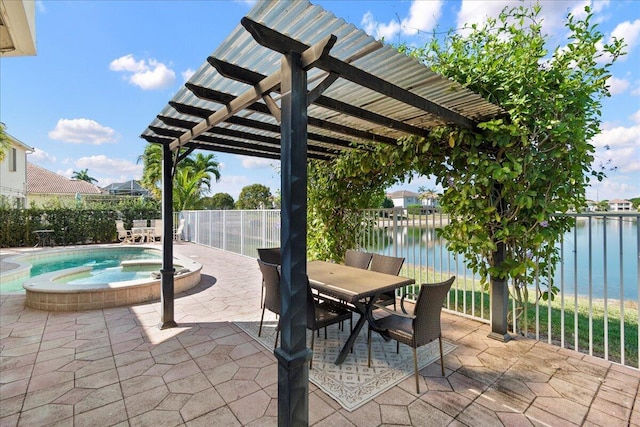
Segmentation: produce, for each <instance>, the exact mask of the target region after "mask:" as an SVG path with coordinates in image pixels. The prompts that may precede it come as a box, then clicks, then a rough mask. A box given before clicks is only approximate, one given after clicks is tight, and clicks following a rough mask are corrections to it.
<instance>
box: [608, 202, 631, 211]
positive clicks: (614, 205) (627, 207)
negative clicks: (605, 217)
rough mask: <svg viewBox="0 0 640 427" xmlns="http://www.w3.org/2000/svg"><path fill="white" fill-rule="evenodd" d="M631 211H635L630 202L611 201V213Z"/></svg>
mask: <svg viewBox="0 0 640 427" xmlns="http://www.w3.org/2000/svg"><path fill="white" fill-rule="evenodd" d="M631 210H633V203H632V202H631V201H629V200H622V199H613V200H609V211H611V212H625V211H626V212H628V211H631Z"/></svg>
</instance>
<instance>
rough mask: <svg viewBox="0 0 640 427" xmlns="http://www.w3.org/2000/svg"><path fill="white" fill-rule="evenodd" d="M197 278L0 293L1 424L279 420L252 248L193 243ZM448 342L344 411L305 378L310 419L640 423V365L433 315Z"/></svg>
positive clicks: (185, 249)
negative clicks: (169, 320) (436, 356)
mask: <svg viewBox="0 0 640 427" xmlns="http://www.w3.org/2000/svg"><path fill="white" fill-rule="evenodd" d="M175 250H176V252H177V253H180V254H182V255H186V256H192V257H194V258H195V259H196V260H197V261H198V262H200V263H202V264H203V266H204V267H203V280H202V283H201V284H200V285H199V286H198V287H197V288H196V289H195V290H194V291H193V292H190V293H189V294H188V295H180V296H179V298H177V299H176V302H175V312H176V321H177V322H178V323H179V327H178V328H175V329H171V330H165V331H160V330H159V329H158V328H157V327H156V325H157V323H158V321H159V318H160V317H159V304H158V303H152V304H144V305H139V306H135V307H129V308H114V309H104V310H97V311H90V312H77V313H75V312H73V313H49V312H43V311H37V310H31V309H26V308H24V304H23V302H24V296H19V295H9V296H7V295H3V296H1V297H0V304H1V305H0V363H1V365H0V367H1V371H0V426H2V427H4V426H16V425H21V426H22V425H24V426H41V425H56V426H58V425H59V426H107V425H118V426H127V425H130V426H144V425H153V426H170V425H187V426H234V425H251V426H269V425H276V424H277V418H276V415H277V401H276V397H277V374H276V371H277V369H276V361H275V358H274V356H273V354H272V353H271V352H270V351H267V350H265V349H264V348H263V347H262V346H261V345H260V344H258V343H257V342H255V341H253V340H252V339H251V338H249V336H248V335H246V334H245V333H244V332H242V331H241V330H240V329H239V328H237V327H236V326H235V325H234V324H233V323H231V322H232V321H234V320H259V318H260V317H259V316H260V309H259V299H260V279H261V277H260V275H259V271H258V268H257V265H256V263H255V260H253V259H249V258H245V257H241V256H237V255H234V254H230V253H226V252H222V251H218V250H215V249H209V248H205V247H202V246H196V245H192V244H187V243H183V244H178V245H176V246H175ZM443 321H444V325H443V335H444V337H445V339H447V340H449V341H451V342H453V343H455V344H456V345H457V346H458V348H457V350H455V351H454V352H453V353H452V354H450V355H448V356H446V358H445V365H446V368H447V369H446V377H444V378H443V377H441V376H440V367H439V366H438V364H437V363H436V364H433V365H431V366H430V367H427V368H425V369H424V370H423V371H422V372H421V374H422V383H423V384H422V385H421V389H422V390H423V393H422V394H420V395H416V393H415V385H414V379H413V377H410V378H409V379H407V380H406V381H404V382H403V383H401V384H399V385H398V386H396V387H394V388H392V389H390V390H389V391H387V392H386V393H384V394H382V395H380V396H379V397H378V398H376V399H375V400H374V401H371V402H369V403H367V404H366V405H364V406H363V407H361V408H360V409H357V410H356V411H354V412H347V411H346V410H344V409H342V408H341V407H340V406H339V405H338V404H337V403H336V402H335V401H333V400H332V399H331V398H329V397H328V396H327V395H326V394H324V392H322V391H321V390H319V389H318V388H316V387H315V386H314V385H313V384H310V385H309V393H310V395H309V407H310V409H309V412H310V413H309V423H310V425H314V426H352V425H355V426H367V427H369V426H377V425H416V426H430V425H434V426H442V425H459V426H462V425H468V426H492V425H497V426H501V425H506V426H527V425H540V426H545V425H550V426H572V425H600V426H607V427H608V426H618V425H619V426H627V425H637V426H640V400H639V399H638V385H639V381H640V380H639V378H640V373H639V372H638V371H637V370H633V369H629V368H624V367H621V366H619V365H615V364H611V363H608V362H605V361H602V360H600V359H597V358H593V357H589V356H584V355H582V354H579V353H576V352H573V351H569V350H561V349H559V348H557V347H554V346H550V345H547V344H545V343H539V342H536V341H532V340H528V339H516V340H514V341H512V342H509V343H507V344H503V343H500V342H497V341H494V340H491V339H489V338H487V334H488V333H489V329H488V326H487V325H485V324H482V323H478V322H475V321H472V320H469V319H465V318H461V317H458V316H455V315H450V314H444V315H443Z"/></svg>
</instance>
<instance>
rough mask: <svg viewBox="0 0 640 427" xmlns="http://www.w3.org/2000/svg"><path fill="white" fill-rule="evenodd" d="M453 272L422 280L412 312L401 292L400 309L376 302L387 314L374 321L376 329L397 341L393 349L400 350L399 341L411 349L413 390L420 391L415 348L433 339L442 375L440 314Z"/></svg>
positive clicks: (452, 278)
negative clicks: (431, 280)
mask: <svg viewBox="0 0 640 427" xmlns="http://www.w3.org/2000/svg"><path fill="white" fill-rule="evenodd" d="M454 280H455V276H453V277H451V278H449V279H448V280H446V281H444V282H440V283H424V284H422V285H421V286H420V293H419V294H418V299H417V300H416V303H415V306H414V308H413V314H408V313H407V311H406V310H405V308H404V299H405V296H407V295H403V296H402V299H401V300H400V307H401V308H402V311H401V312H398V311H393V310H391V309H389V308H387V307H385V306H384V305H376V307H377V308H379V309H382V310H384V311H386V312H388V313H390V314H391V315H390V316H387V317H383V318H381V319H379V320H376V321H375V325H374V328H375V330H378V331H380V334H381V335H382V336H384V337H386V338H391V339H394V340H396V341H397V344H396V352H399V350H400V348H399V347H400V343H403V344H406V345H408V346H410V347H411V348H412V349H413V369H414V371H415V377H416V392H417V393H420V381H419V375H418V354H417V348H418V347H420V346H423V345H425V344H429V343H430V342H432V341H434V340H436V339H437V340H439V342H440V367H441V369H442V376H443V377H444V357H443V354H442V329H441V327H440V314H441V312H442V306H443V304H444V301H445V298H446V297H447V294H448V293H449V289H451V285H452V284H453V281H454ZM371 329H372V326H371V325H369V332H368V342H369V344H368V347H369V348H368V351H369V355H368V358H369V367H371Z"/></svg>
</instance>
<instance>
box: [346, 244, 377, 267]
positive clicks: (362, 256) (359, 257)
mask: <svg viewBox="0 0 640 427" xmlns="http://www.w3.org/2000/svg"><path fill="white" fill-rule="evenodd" d="M372 257H373V254H372V253H370V252H361V251H354V250H353V249H347V251H346V252H345V254H344V265H348V266H349V267H355V268H362V269H363V270H366V269H368V268H369V263H370V262H371V258H372Z"/></svg>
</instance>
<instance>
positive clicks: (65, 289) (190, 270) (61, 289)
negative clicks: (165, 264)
mask: <svg viewBox="0 0 640 427" xmlns="http://www.w3.org/2000/svg"><path fill="white" fill-rule="evenodd" d="M117 247H135V248H144V249H150V250H154V251H159V252H162V251H161V250H160V249H158V248H157V247H153V246H140V245H118V246H114V245H98V246H91V247H86V246H85V247H74V248H61V249H52V250H48V251H43V252H40V251H39V252H38V253H28V254H19V255H16V257H15V258H23V257H27V258H28V257H31V256H33V257H35V258H47V257H54V256H55V255H56V254H59V253H62V252H66V253H68V252H69V251H76V252H86V251H90V250H105V249H112V248H117ZM12 258H14V257H12ZM173 261H174V267H176V273H175V276H174V292H175V293H176V294H178V293H181V292H184V291H186V290H189V289H191V288H193V287H194V286H196V285H198V284H199V283H200V277H201V274H200V273H201V270H202V264H200V263H198V262H196V261H193V260H192V259H191V258H188V257H184V256H180V255H177V256H174V259H173ZM11 262H15V263H18V264H20V267H18V268H16V269H13V270H11V273H9V274H6V275H4V274H3V275H2V278H3V279H6V278H7V277H11V278H12V279H17V278H19V277H21V276H24V275H26V274H28V272H29V269H30V268H31V264H28V263H26V262H24V260H18V261H15V260H12V261H11ZM121 265H125V266H134V265H158V269H159V270H160V268H161V266H162V259H157V260H127V261H124V262H123V263H122V264H121ZM88 270H91V267H73V268H68V269H63V270H58V271H54V272H51V273H45V274H41V275H39V276H36V277H34V278H32V279H29V280H27V281H25V283H23V288H24V289H25V292H26V299H25V305H26V306H27V307H30V308H34V309H37V310H47V311H83V310H95V309H101V308H109V307H119V306H124V305H133V304H139V303H143V302H148V301H152V300H155V299H159V298H160V287H161V279H160V278H159V274H157V275H156V276H157V277H152V273H150V278H149V279H135V280H129V281H123V282H112V283H98V284H86V285H69V284H65V283H59V282H55V280H57V279H61V278H63V277H65V276H70V275H74V274H78V273H80V272H83V271H88Z"/></svg>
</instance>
